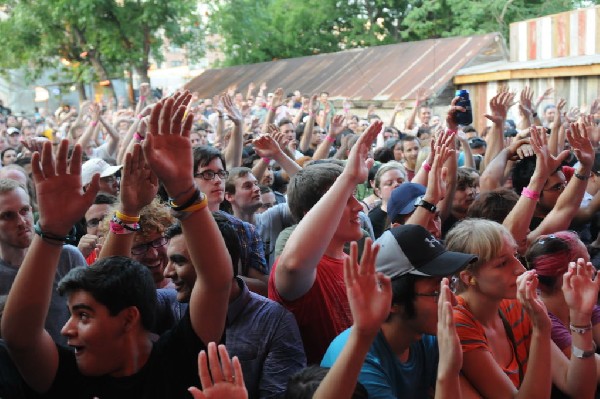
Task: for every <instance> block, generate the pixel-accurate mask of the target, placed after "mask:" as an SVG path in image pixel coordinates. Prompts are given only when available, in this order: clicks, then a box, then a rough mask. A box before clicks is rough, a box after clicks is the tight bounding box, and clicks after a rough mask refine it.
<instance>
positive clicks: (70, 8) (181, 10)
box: [0, 0, 203, 82]
mask: <svg viewBox="0 0 600 399" xmlns="http://www.w3.org/2000/svg"><path fill="white" fill-rule="evenodd" d="M3 4H4V9H5V12H6V13H7V14H8V18H6V19H4V20H1V21H0V37H2V38H3V43H2V50H3V51H2V52H0V69H14V68H19V67H23V66H27V70H28V71H29V72H31V73H30V76H31V77H36V76H39V75H40V74H41V73H42V72H43V71H44V70H45V69H47V68H57V67H61V65H62V64H61V62H60V60H61V59H63V60H66V61H68V64H69V65H68V66H66V67H63V69H64V70H65V72H67V73H68V74H70V75H71V78H72V79H74V80H75V81H78V82H87V81H91V80H97V79H104V78H106V77H108V76H110V77H120V76H122V74H123V71H124V70H125V69H127V68H128V67H133V68H134V69H136V70H137V71H138V73H142V74H144V75H146V74H147V69H148V67H149V57H150V56H151V55H152V56H153V57H154V58H155V59H157V60H159V61H160V59H161V56H162V51H161V50H160V47H161V46H162V44H163V37H164V38H167V39H168V40H169V41H170V43H171V44H173V45H178V46H183V45H185V46H186V48H187V49H188V51H189V54H190V55H191V57H192V60H197V59H199V58H200V56H201V55H202V45H203V43H202V37H203V35H202V29H201V21H200V18H199V16H198V15H197V13H196V7H197V4H198V3H197V1H195V0H177V1H170V0H122V1H115V0H8V1H4V2H3Z"/></svg>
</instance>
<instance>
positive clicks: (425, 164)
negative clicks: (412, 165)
mask: <svg viewBox="0 0 600 399" xmlns="http://www.w3.org/2000/svg"><path fill="white" fill-rule="evenodd" d="M422 166H423V169H425V172H431V165H429V162H427V161H425V162H423V165H422Z"/></svg>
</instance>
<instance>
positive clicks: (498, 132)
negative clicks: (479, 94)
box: [483, 90, 515, 169]
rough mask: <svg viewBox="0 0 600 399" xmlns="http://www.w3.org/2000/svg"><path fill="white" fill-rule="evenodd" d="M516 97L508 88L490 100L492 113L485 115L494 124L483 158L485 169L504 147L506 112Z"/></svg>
mask: <svg viewBox="0 0 600 399" xmlns="http://www.w3.org/2000/svg"><path fill="white" fill-rule="evenodd" d="M514 98H515V94H514V93H510V92H508V91H507V90H505V91H501V92H500V93H498V94H496V95H495V96H494V97H492V99H491V100H490V110H491V114H486V115H485V117H486V118H487V119H489V120H490V121H492V123H493V124H494V125H493V127H492V131H491V132H490V135H488V137H487V149H486V151H485V158H484V160H483V169H485V168H487V166H488V165H489V163H490V162H492V160H493V159H494V158H495V157H496V155H498V153H499V152H500V151H502V149H503V148H504V122H505V121H506V113H507V112H508V109H509V108H510V107H511V106H512V104H513V100H514Z"/></svg>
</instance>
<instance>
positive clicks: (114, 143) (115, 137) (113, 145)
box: [100, 115, 121, 156]
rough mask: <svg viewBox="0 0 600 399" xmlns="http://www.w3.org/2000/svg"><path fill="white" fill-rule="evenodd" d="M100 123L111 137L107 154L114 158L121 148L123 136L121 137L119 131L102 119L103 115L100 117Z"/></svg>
mask: <svg viewBox="0 0 600 399" xmlns="http://www.w3.org/2000/svg"><path fill="white" fill-rule="evenodd" d="M100 123H101V124H102V126H103V127H104V129H106V133H108V135H109V136H110V137H109V138H108V149H107V152H108V153H109V154H110V155H111V156H114V155H115V154H116V152H117V148H118V147H119V141H120V140H121V136H120V135H119V132H117V130H116V129H115V128H114V126H113V125H111V124H110V123H108V122H107V121H106V119H104V118H103V117H102V115H100Z"/></svg>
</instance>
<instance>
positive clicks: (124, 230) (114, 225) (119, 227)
mask: <svg viewBox="0 0 600 399" xmlns="http://www.w3.org/2000/svg"><path fill="white" fill-rule="evenodd" d="M108 226H109V228H110V232H111V233H113V234H132V233H135V232H136V231H140V230H141V226H140V224H139V223H133V224H127V223H123V222H122V221H120V220H119V219H117V217H116V216H114V217H113V218H112V220H111V221H110V222H109V223H108Z"/></svg>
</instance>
